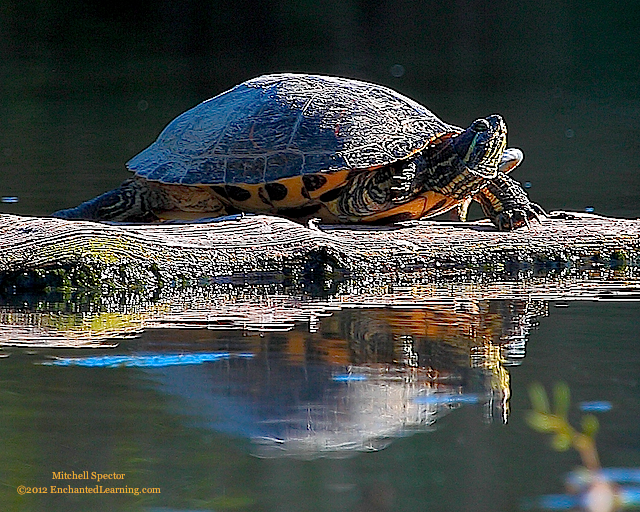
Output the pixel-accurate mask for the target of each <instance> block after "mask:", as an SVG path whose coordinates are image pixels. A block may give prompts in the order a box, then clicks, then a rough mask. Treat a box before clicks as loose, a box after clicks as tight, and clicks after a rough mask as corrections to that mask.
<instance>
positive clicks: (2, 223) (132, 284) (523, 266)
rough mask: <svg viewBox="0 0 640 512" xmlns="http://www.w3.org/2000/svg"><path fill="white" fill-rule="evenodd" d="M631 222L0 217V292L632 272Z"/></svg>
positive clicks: (636, 225) (636, 237)
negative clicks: (511, 225)
mask: <svg viewBox="0 0 640 512" xmlns="http://www.w3.org/2000/svg"><path fill="white" fill-rule="evenodd" d="M639 253H640V220H627V219H615V218H606V217H600V216H596V215H590V214H584V213H570V214H567V213H564V212H556V213H553V214H552V215H550V216H549V217H548V218H546V219H543V220H542V221H541V222H540V223H537V222H534V223H532V224H531V226H530V227H528V228H522V229H518V230H515V231H512V232H498V231H496V230H495V229H494V228H493V227H492V225H491V224H490V223H488V221H477V222H469V223H459V222H455V223H452V222H437V221H430V220H425V221H418V222H413V223H409V224H407V225H401V226H391V227H364V226H355V227H354V226H320V227H315V226H312V227H307V226H303V225H300V224H296V223H294V222H291V221H288V220H286V219H282V218H278V217H270V216H238V217H237V218H232V219H229V218H226V219H223V220H217V221H213V222H203V223H190V224H178V223H174V224H169V223H167V224H152V225H114V224H106V223H97V222H87V221H67V220H60V219H53V218H40V217H20V216H15V215H0V290H4V292H5V293H7V292H9V293H16V292H20V291H39V290H52V289H104V288H105V287H108V288H110V289H123V290H127V289H143V290H151V289H160V288H163V287H167V286H173V287H175V286H179V287H182V286H189V285H194V284H195V285H202V284H211V283H214V284H215V283H217V284H224V283H229V284H253V283H258V284H264V283H280V284H283V283H284V284H286V283H289V284H292V285H300V284H301V283H302V285H306V286H308V287H309V286H311V287H313V286H317V287H318V286H319V289H320V290H322V289H327V287H331V286H332V284H335V283H337V282H340V281H345V280H352V281H355V282H357V283H359V284H360V285H362V286H366V285H371V286H379V285H381V284H384V283H393V284H395V285H406V284H418V283H426V282H434V281H436V280H441V279H443V278H453V279H470V280H477V279H482V280H483V281H492V280H494V281H496V280H501V281H504V280H505V279H510V278H514V277H527V276H535V275H538V276H539V275H547V276H567V275H573V276H577V275H584V276H585V277H589V276H590V275H591V274H592V273H593V272H609V273H617V275H619V276H620V275H622V276H627V277H635V276H636V274H637V270H638V266H639V262H640V258H639Z"/></svg>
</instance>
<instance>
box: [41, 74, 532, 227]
mask: <svg viewBox="0 0 640 512" xmlns="http://www.w3.org/2000/svg"><path fill="white" fill-rule="evenodd" d="M506 140H507V128H506V125H505V122H504V120H503V119H502V117H501V116H500V115H498V114H493V115H490V116H488V117H486V118H479V119H476V120H475V121H473V122H472V123H471V124H470V125H469V127H468V128H466V129H463V128H460V127H457V126H454V125H451V124H448V123H446V122H444V121H442V120H441V119H440V118H438V117H437V116H436V115H435V114H433V113H432V112H431V111H430V110H429V109H427V108H426V107H425V106H423V105H421V104H420V103H418V102H416V101H414V100H412V99H410V98H408V97H406V96H403V95H402V94H400V93H398V92H396V91H394V90H392V89H390V88H387V87H384V86H381V85H376V84H373V83H369V82H363V81H359V80H353V79H347V78H341V77H333V76H321V75H307V74H293V73H282V74H272V75H263V76H260V77H257V78H254V79H251V80H248V81H246V82H243V83H241V84H239V85H237V86H235V87H233V88H232V89H230V90H228V91H226V92H223V93H221V94H219V95H218V96H215V97H214V98H211V99H209V100H207V101H204V102H203V103H200V104H199V105H197V106H195V107H194V108H192V109H191V110H188V111H187V112H185V113H183V114H181V115H180V116H178V117H177V118H175V119H174V120H173V121H172V122H171V123H169V124H168V125H167V127H166V128H165V129H164V130H163V131H162V132H161V133H160V135H159V136H158V138H157V140H156V141H155V142H153V143H152V144H151V145H150V146H149V147H148V148H146V149H145V150H143V151H142V152H141V153H139V154H138V155H136V156H134V157H133V158H132V159H131V160H129V161H128V162H127V164H126V165H127V167H128V169H129V170H130V171H132V172H133V173H134V176H133V177H132V178H130V179H127V180H126V181H124V182H123V183H122V184H121V185H120V186H119V187H118V188H116V189H115V190H112V191H110V192H106V193H104V194H102V195H100V196H98V197H96V198H94V199H91V200H89V201H86V202H84V203H82V204H81V205H79V206H77V207H75V208H70V209H66V210H60V211H57V212H55V213H54V214H53V216H54V217H59V218H65V219H88V220H98V221H116V222H158V221H167V220H172V219H182V220H196V219H200V218H212V217H221V216H228V215H234V214H239V213H255V214H272V215H277V216H282V217H286V218H288V219H291V220H294V221H298V222H301V223H305V222H309V221H310V220H311V219H319V221H320V222H322V223H326V224H336V223H339V224H353V223H365V224H393V223H397V222H402V221H409V220H415V219H420V218H423V217H432V216H435V215H437V214H440V213H443V212H446V211H448V210H451V209H454V208H456V207H457V209H458V215H459V217H460V219H461V220H465V219H466V212H467V208H468V206H469V204H470V203H471V201H472V200H476V201H478V202H479V203H480V205H481V207H482V210H483V212H484V214H485V215H486V216H487V217H488V218H489V219H490V220H491V221H492V222H493V224H494V225H495V226H496V227H497V228H498V229H500V230H511V229H515V228H519V227H521V226H525V225H528V224H529V221H530V220H533V219H538V220H539V217H540V216H543V215H544V210H543V209H542V208H541V207H540V206H538V205H537V204H535V203H533V202H531V201H530V200H529V198H528V196H527V194H526V192H525V191H524V190H523V188H522V187H521V186H520V184H519V183H518V182H517V181H515V180H514V179H512V178H511V177H509V176H508V175H507V173H508V172H509V171H510V170H512V169H513V168H514V167H516V166H517V165H518V164H519V163H520V162H521V161H522V159H523V153H522V151H520V150H519V149H516V148H508V149H507V147H506Z"/></svg>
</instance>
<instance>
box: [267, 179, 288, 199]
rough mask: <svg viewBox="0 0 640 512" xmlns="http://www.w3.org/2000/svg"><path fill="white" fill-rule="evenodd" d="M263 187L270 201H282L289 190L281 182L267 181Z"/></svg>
mask: <svg viewBox="0 0 640 512" xmlns="http://www.w3.org/2000/svg"><path fill="white" fill-rule="evenodd" d="M264 188H265V189H266V190H267V194H269V199H271V200H272V201H282V200H283V199H284V198H285V197H287V194H288V192H289V191H288V190H287V187H285V186H284V185H283V184H282V183H267V184H266V185H265V186H264Z"/></svg>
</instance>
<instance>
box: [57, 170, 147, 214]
mask: <svg viewBox="0 0 640 512" xmlns="http://www.w3.org/2000/svg"><path fill="white" fill-rule="evenodd" d="M158 192H159V191H158V190H151V189H150V188H149V187H148V186H147V185H146V184H145V183H143V182H141V181H139V180H136V179H128V180H126V181H124V182H123V183H122V184H121V185H120V186H119V187H118V188H116V189H114V190H111V191H109V192H105V193H104V194H102V195H99V196H98V197H95V198H93V199H90V200H89V201H85V202H84V203H82V204H81V205H79V206H76V207H75V208H69V209H67V210H58V211H57V212H55V213H53V214H52V216H53V217H57V218H60V219H84V220H108V221H116V222H152V221H155V220H158V217H156V215H155V214H154V213H153V210H152V208H151V206H150V204H154V205H156V204H157V203H158V202H159V201H158V198H157V197H155V196H156V195H158Z"/></svg>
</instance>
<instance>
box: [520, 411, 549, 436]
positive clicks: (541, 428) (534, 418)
mask: <svg viewBox="0 0 640 512" xmlns="http://www.w3.org/2000/svg"><path fill="white" fill-rule="evenodd" d="M525 420H526V421H527V423H528V424H529V426H530V427H531V428H532V429H533V430H537V431H538V432H553V431H554V430H555V423H556V422H555V421H554V418H551V417H550V416H549V415H548V414H544V413H542V412H537V411H528V412H527V415H526V416H525Z"/></svg>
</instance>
